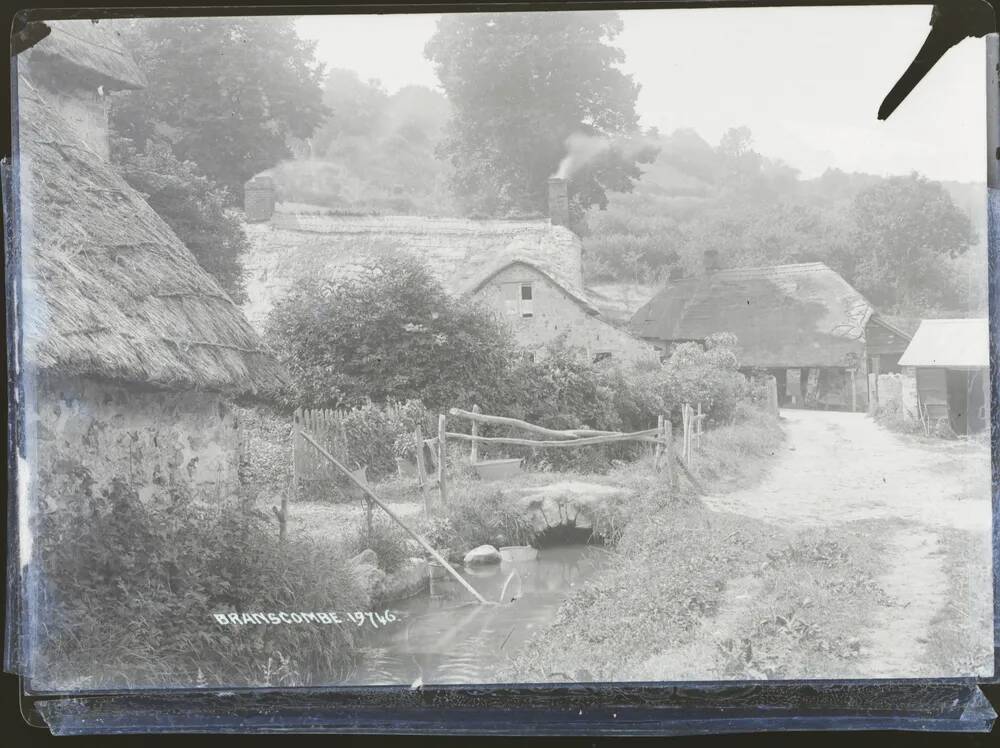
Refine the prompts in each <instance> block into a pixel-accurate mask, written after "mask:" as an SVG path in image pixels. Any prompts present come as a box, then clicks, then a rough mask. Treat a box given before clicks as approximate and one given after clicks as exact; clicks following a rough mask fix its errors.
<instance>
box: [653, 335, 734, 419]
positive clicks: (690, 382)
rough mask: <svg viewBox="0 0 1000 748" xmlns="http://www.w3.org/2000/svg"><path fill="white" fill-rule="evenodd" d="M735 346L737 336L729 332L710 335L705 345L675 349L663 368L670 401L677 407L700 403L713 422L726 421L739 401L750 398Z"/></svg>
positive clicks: (698, 344)
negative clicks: (684, 404) (746, 397)
mask: <svg viewBox="0 0 1000 748" xmlns="http://www.w3.org/2000/svg"><path fill="white" fill-rule="evenodd" d="M736 346H737V340H736V336H735V335H732V334H730V333H717V334H715V335H710V336H709V337H708V338H707V339H706V340H705V344H704V346H703V345H701V344H700V343H680V344H678V345H676V346H674V349H673V350H672V351H671V353H670V357H669V358H668V359H667V360H666V362H665V363H664V366H663V369H664V377H665V379H666V389H667V399H668V401H669V402H671V403H673V404H674V406H675V407H676V406H678V405H680V404H682V403H688V404H689V405H691V406H695V405H696V404H697V403H701V406H702V412H703V413H706V414H708V419H709V420H710V421H715V422H723V421H725V420H726V419H727V418H728V417H729V415H730V414H731V413H732V410H733V408H734V407H735V406H736V403H737V401H738V400H739V399H740V398H741V397H745V396H746V395H747V391H746V379H745V378H744V377H743V375H742V374H740V372H739V359H738V358H737V355H736Z"/></svg>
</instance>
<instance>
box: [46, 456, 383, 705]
mask: <svg viewBox="0 0 1000 748" xmlns="http://www.w3.org/2000/svg"><path fill="white" fill-rule="evenodd" d="M39 490H40V492H41V494H42V495H43V496H44V497H45V498H46V500H47V502H48V505H49V506H50V507H51V509H50V510H49V511H47V512H45V513H43V514H42V515H41V516H40V517H39V519H38V525H37V527H36V528H35V530H34V533H33V537H34V538H35V547H34V550H33V559H34V561H33V567H32V568H31V569H30V574H31V575H32V576H33V577H34V579H35V580H37V581H36V584H35V586H34V587H33V589H35V590H37V591H38V592H37V594H38V599H37V600H36V601H35V603H34V605H33V608H32V612H33V615H34V624H35V625H34V626H33V627H32V633H33V636H34V640H33V641H32V646H33V647H34V653H35V655H36V658H37V659H36V661H35V662H36V669H35V671H34V672H33V673H32V676H33V678H34V679H35V681H36V685H38V686H39V687H42V688H45V687H46V686H53V687H58V688H66V687H77V688H137V687H153V686H171V685H176V684H177V683H198V684H200V685H203V686H226V685H241V686H253V685H257V686H294V685H306V684H318V683H329V682H335V681H337V680H339V679H342V678H343V677H345V676H346V675H347V674H348V672H349V671H350V669H351V667H352V666H353V664H354V660H355V657H356V651H355V646H354V644H355V642H354V640H353V637H354V635H355V634H354V632H353V631H352V627H349V626H341V625H336V624H333V625H319V624H312V623H304V624H300V625H235V624H230V625H229V626H228V627H227V626H222V625H220V624H219V623H218V622H217V621H216V619H215V618H214V614H216V613H234V612H236V613H258V612H265V613H268V612H279V611H289V612H290V611H312V612H319V611H354V610H359V609H362V608H363V607H364V606H365V605H367V600H365V595H364V593H363V592H361V591H360V590H358V589H357V588H356V587H355V584H354V581H353V579H352V576H351V574H350V573H349V571H348V569H347V567H346V564H345V561H344V559H343V557H342V556H341V555H340V554H338V553H337V552H336V550H335V549H331V547H329V546H321V545H319V544H317V543H314V542H312V541H310V540H309V539H308V538H305V537H296V538H293V539H290V540H289V541H288V542H286V543H284V544H282V543H280V542H279V540H278V534H277V532H276V529H275V527H274V524H273V520H272V519H271V518H269V517H268V516H266V515H265V514H263V513H262V512H260V511H258V510H255V509H253V508H251V507H250V506H249V505H247V504H244V503H242V502H236V501H224V502H221V503H216V504H212V505H208V504H205V503H202V502H197V501H193V500H192V499H191V498H190V497H189V496H188V495H187V494H186V493H185V492H184V491H183V490H181V489H180V488H179V487H166V486H164V487H161V488H160V489H159V490H158V491H157V492H156V494H155V495H154V496H152V497H151V498H150V499H149V500H148V501H141V500H140V499H139V497H138V495H137V493H136V491H135V490H134V489H133V488H132V487H131V486H129V485H128V484H126V483H125V482H123V481H120V480H116V481H115V482H114V483H113V484H112V485H111V486H110V487H109V488H108V489H107V490H104V491H101V492H95V491H94V490H93V480H92V478H91V476H90V474H89V472H88V471H87V470H86V469H84V468H78V469H75V470H73V471H69V472H68V473H67V474H66V475H65V476H63V477H62V478H61V479H60V480H59V481H58V483H51V484H46V485H42V486H40V487H39Z"/></svg>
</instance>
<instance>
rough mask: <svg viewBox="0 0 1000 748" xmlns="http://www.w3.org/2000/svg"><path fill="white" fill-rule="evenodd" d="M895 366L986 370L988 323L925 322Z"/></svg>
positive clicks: (988, 342) (987, 362) (980, 320)
mask: <svg viewBox="0 0 1000 748" xmlns="http://www.w3.org/2000/svg"><path fill="white" fill-rule="evenodd" d="M899 365H900V366H920V367H936V368H947V369H980V368H986V367H989V365H990V325H989V320H986V319H925V320H923V321H922V322H921V323H920V327H919V328H917V332H916V334H915V335H914V336H913V340H911V341H910V344H909V345H908V346H907V348H906V351H905V352H904V353H903V356H902V357H901V358H900V359H899Z"/></svg>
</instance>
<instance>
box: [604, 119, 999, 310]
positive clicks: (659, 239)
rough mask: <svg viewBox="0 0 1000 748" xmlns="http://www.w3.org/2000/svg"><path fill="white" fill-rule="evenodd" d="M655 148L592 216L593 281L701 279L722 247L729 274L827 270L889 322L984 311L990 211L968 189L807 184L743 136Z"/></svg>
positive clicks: (842, 181) (893, 180)
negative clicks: (805, 265) (625, 187)
mask: <svg viewBox="0 0 1000 748" xmlns="http://www.w3.org/2000/svg"><path fill="white" fill-rule="evenodd" d="M655 143H656V145H657V146H658V147H659V156H658V157H657V159H656V161H655V162H654V163H652V164H651V165H650V166H649V167H648V168H647V169H646V170H645V173H644V174H643V176H642V178H641V179H640V180H639V181H638V182H637V184H636V185H635V189H634V190H633V191H630V192H627V193H614V194H611V195H610V199H609V201H608V205H607V209H606V210H591V211H589V212H588V213H587V215H586V224H587V227H588V231H589V233H588V234H587V235H586V236H585V237H584V251H585V261H584V267H585V271H586V273H587V275H588V276H589V279H590V281H591V282H594V283H600V282H619V281H624V282H629V283H649V282H650V281H651V280H654V281H666V280H667V279H668V278H670V277H678V276H682V277H683V276H691V275H697V274H699V273H700V272H702V265H703V254H704V252H705V251H706V250H715V251H716V252H717V254H718V258H719V260H720V263H721V265H722V266H723V267H759V266H763V265H773V264H781V263H794V262H816V261H819V262H824V263H826V264H827V265H829V266H830V267H831V268H833V269H834V270H836V271H837V272H839V273H840V274H841V275H843V277H844V278H845V279H846V280H847V281H848V282H849V283H851V284H852V285H853V286H854V287H855V288H857V289H858V290H859V291H861V292H862V293H863V294H864V295H865V297H866V298H867V299H869V300H870V301H871V302H872V303H873V304H874V305H875V306H876V307H877V308H878V309H879V310H880V311H881V312H883V313H897V314H907V315H912V316H925V317H926V316H930V315H931V314H932V313H941V312H948V311H949V310H959V309H961V310H969V309H983V310H984V309H985V299H986V296H985V292H986V286H985V281H976V282H970V278H979V279H982V278H985V275H984V273H983V269H984V268H985V246H986V244H985V228H986V226H985V220H983V221H982V222H981V224H980V225H978V226H974V225H973V224H972V222H971V221H970V220H969V215H973V216H975V215H980V216H983V217H985V210H984V209H983V206H982V203H981V198H979V200H980V202H976V198H974V197H972V195H973V194H974V193H972V192H971V191H970V190H971V188H970V187H969V186H967V185H960V184H945V183H941V182H935V181H931V180H928V179H926V178H924V177H922V176H920V175H918V174H911V175H906V176H893V177H879V176H874V175H868V174H845V173H843V172H840V171H837V170H829V171H827V172H826V173H824V174H823V175H822V176H820V177H818V178H815V179H809V180H803V179H800V178H799V176H798V174H797V172H796V170H795V169H794V168H792V167H791V166H788V165H787V164H784V163H782V162H780V161H777V160H773V159H769V158H766V157H764V156H762V155H761V154H760V153H758V152H757V151H756V150H755V149H754V147H753V139H752V135H751V133H750V130H749V129H748V128H745V127H738V128H733V129H731V130H729V131H728V132H727V133H726V134H725V135H724V136H723V137H722V138H721V140H720V142H719V143H718V144H717V145H714V146H713V145H711V144H709V143H708V142H706V141H705V140H704V139H702V138H701V137H700V136H699V135H698V134H697V133H695V132H694V131H692V130H683V129H682V130H677V131H676V132H674V133H672V134H670V135H666V134H661V135H658V136H656V138H655ZM977 231H978V232H979V233H980V234H981V235H980V236H978V237H977ZM972 247H975V250H976V251H974V252H970V251H969V250H970V248H972ZM904 267H905V271H901V270H900V268H904ZM966 313H967V312H966Z"/></svg>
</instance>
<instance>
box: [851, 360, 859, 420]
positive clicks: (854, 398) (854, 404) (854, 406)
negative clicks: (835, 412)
mask: <svg viewBox="0 0 1000 748" xmlns="http://www.w3.org/2000/svg"><path fill="white" fill-rule="evenodd" d="M850 372H851V412H852V413H857V411H858V387H857V382H856V381H855V370H854V369H853V368H851V369H850Z"/></svg>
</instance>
